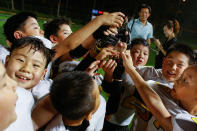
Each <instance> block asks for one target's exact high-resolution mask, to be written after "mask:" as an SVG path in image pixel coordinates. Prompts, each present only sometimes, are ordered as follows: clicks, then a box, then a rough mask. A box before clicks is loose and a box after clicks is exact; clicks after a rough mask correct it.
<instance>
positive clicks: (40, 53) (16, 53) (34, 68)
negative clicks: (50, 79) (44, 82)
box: [6, 37, 53, 130]
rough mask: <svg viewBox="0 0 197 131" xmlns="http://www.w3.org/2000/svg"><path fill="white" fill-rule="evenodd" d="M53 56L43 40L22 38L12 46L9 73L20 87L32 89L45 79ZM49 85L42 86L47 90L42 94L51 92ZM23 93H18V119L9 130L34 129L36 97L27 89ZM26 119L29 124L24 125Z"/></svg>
mask: <svg viewBox="0 0 197 131" xmlns="http://www.w3.org/2000/svg"><path fill="white" fill-rule="evenodd" d="M52 56H53V51H52V50H50V49H48V48H46V47H45V46H44V45H43V43H42V41H41V40H39V39H37V38H34V37H24V38H21V39H19V40H18V41H17V43H14V44H12V46H11V48H10V55H9V56H7V59H6V70H7V73H8V75H9V76H10V77H11V78H12V79H14V80H15V81H17V83H18V85H19V86H20V87H22V88H25V89H28V90H32V89H33V88H34V87H35V86H36V85H37V84H38V83H39V82H40V80H41V79H43V77H44V75H45V73H46V67H47V64H48V63H49V61H50V60H51V58H52ZM13 65H14V66H13ZM49 86H50V85H48V86H47V87H44V86H41V89H40V90H45V92H42V93H41V95H42V96H43V95H45V94H46V93H48V92H49ZM23 90H24V89H23ZM21 92H22V91H21ZM22 93H23V94H21V93H20V94H19V95H18V96H19V100H18V101H17V102H18V103H19V105H17V106H16V110H17V111H18V110H19V109H20V110H19V111H18V113H19V114H18V119H17V121H16V122H15V123H13V126H12V127H10V128H9V130H12V129H18V130H33V125H32V121H31V109H32V106H33V104H34V99H33V97H32V94H31V92H29V91H27V90H25V91H23V92H22ZM32 93H34V92H32ZM27 94H28V95H27ZM33 95H34V94H33ZM24 121H26V123H27V124H26V125H25V126H24V125H23V126H22V125H21V124H22V123H23V122H24Z"/></svg>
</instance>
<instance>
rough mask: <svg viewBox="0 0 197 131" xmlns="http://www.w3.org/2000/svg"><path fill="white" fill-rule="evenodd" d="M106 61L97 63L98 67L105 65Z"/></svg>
mask: <svg viewBox="0 0 197 131" xmlns="http://www.w3.org/2000/svg"><path fill="white" fill-rule="evenodd" d="M105 63H106V61H105V60H103V61H102V62H101V63H100V64H99V68H103V66H104V65H105Z"/></svg>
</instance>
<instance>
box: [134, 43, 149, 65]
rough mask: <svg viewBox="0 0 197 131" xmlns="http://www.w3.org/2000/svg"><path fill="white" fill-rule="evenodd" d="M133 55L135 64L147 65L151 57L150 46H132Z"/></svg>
mask: <svg viewBox="0 0 197 131" xmlns="http://www.w3.org/2000/svg"><path fill="white" fill-rule="evenodd" d="M131 57H132V60H133V66H134V67H136V66H144V65H146V63H147V61H148V57H149V49H148V47H146V46H144V45H142V44H137V45H134V46H133V47H132V48H131Z"/></svg>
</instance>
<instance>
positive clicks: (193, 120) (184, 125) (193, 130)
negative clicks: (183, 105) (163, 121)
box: [171, 113, 197, 131]
mask: <svg viewBox="0 0 197 131" xmlns="http://www.w3.org/2000/svg"><path fill="white" fill-rule="evenodd" d="M171 121H172V126H173V131H197V117H196V116H193V115H190V114H183V113H182V114H178V115H176V116H172V118H171Z"/></svg>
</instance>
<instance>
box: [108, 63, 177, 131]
mask: <svg viewBox="0 0 197 131" xmlns="http://www.w3.org/2000/svg"><path fill="white" fill-rule="evenodd" d="M136 71H137V72H138V73H139V74H140V75H141V76H142V77H143V79H144V80H146V81H147V80H155V81H158V82H161V83H165V84H167V85H169V87H171V88H172V86H173V84H172V83H169V82H168V81H166V79H165V78H164V77H163V75H162V71H161V69H155V68H154V67H150V66H138V67H136ZM123 85H124V87H125V90H124V92H123V95H122V99H121V101H120V104H119V107H118V111H117V112H116V113H115V114H113V115H112V117H111V118H110V119H109V122H110V123H113V124H116V125H121V126H127V125H129V124H130V122H131V120H132V119H133V117H134V114H135V112H136V109H135V108H128V106H125V105H130V104H132V106H135V107H138V108H137V109H139V110H141V112H145V110H144V108H141V107H140V105H141V104H143V103H139V102H138V101H135V100H136V98H135V97H133V94H134V92H135V86H134V83H133V81H132V79H131V78H130V76H129V75H128V74H126V73H125V74H124V75H123ZM131 99H132V103H131ZM136 105H137V106H136ZM139 107H140V108H139ZM145 113H147V112H145ZM139 119H140V117H139ZM139 119H138V121H140V124H138V123H135V124H133V126H132V128H136V129H139V128H140V129H139V130H141V127H142V126H141V125H145V124H146V123H147V122H145V121H143V120H139ZM143 122H144V123H143ZM136 126H137V127H136Z"/></svg>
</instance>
